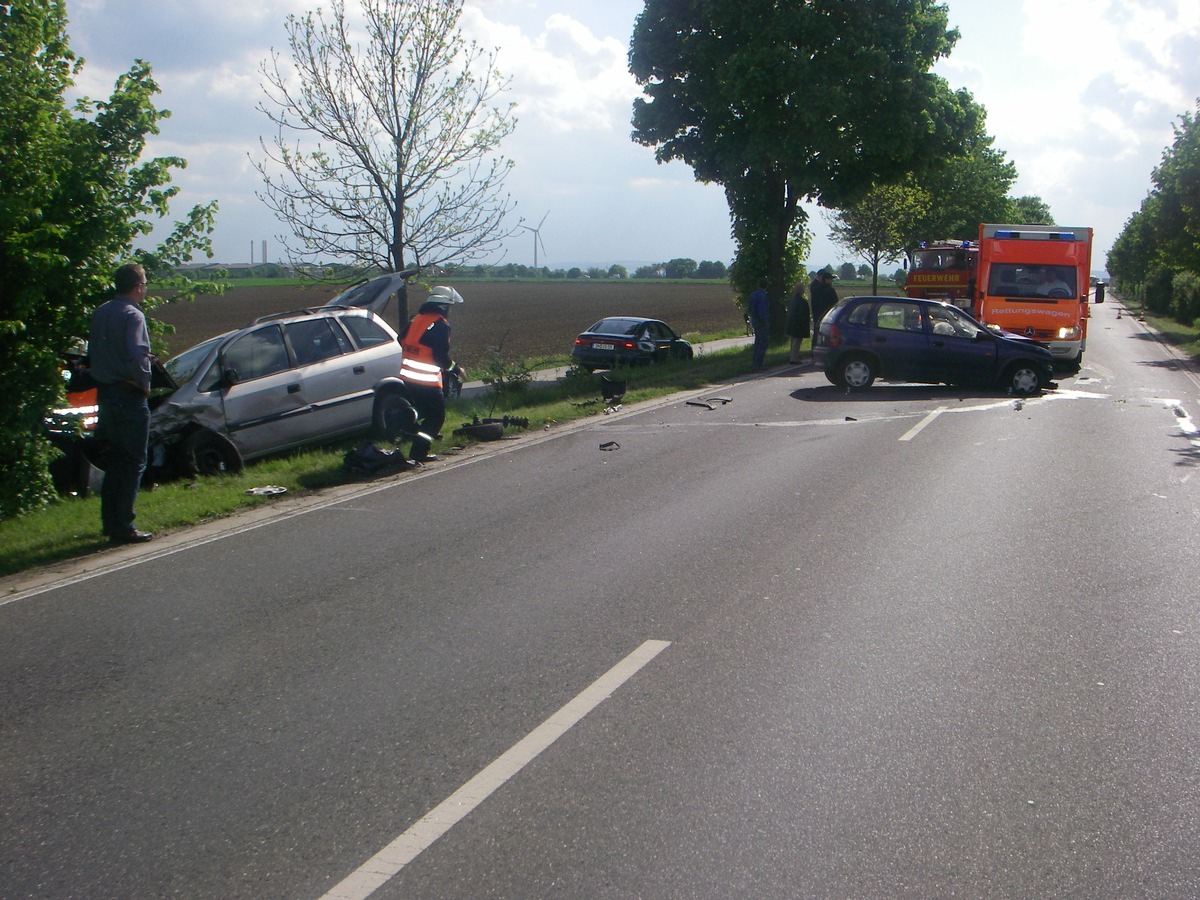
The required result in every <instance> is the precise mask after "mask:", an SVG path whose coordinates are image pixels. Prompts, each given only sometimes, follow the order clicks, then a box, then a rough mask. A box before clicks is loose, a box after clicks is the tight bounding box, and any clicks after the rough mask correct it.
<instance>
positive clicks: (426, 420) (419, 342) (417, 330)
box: [400, 285, 466, 462]
mask: <svg viewBox="0 0 1200 900" xmlns="http://www.w3.org/2000/svg"><path fill="white" fill-rule="evenodd" d="M462 302H463V298H462V294H460V293H459V292H458V291H456V290H455V289H454V288H452V287H446V286H444V285H438V286H437V287H435V288H434V289H433V290H432V291H430V292H429V299H428V300H426V301H425V302H424V303H422V304H421V308H420V309H418V310H417V314H416V315H415V316H413V319H412V321H411V322H409V324H408V330H407V331H405V332H404V336H403V337H401V338H400V345H401V346H402V347H403V348H404V361H403V362H402V363H401V365H400V378H401V379H402V380H403V381H404V383H405V385H406V388H407V391H408V399H409V400H410V401H411V402H412V405H413V407H414V408H415V409H416V411H417V415H419V416H420V417H421V421H422V430H423V431H424V432H425V433H426V434H430V435H434V436H435V437H441V435H439V434H438V432H439V431H440V430H441V427H442V425H443V424H444V423H445V421H446V396H445V394H444V393H443V387H444V375H443V373H446V372H453V373H455V374H456V375H457V376H458V377H459V379H461V380H463V381H465V380H466V372H464V371H463V369H462V367H461V366H459V365H458V363H456V362H455V361H454V360H453V359H452V358H451V356H450V322H449V320H448V319H449V315H450V307H451V306H452V305H454V304H455V303H462ZM429 448H430V444H429V441H428V440H427V439H426V438H425V437H421V436H417V437H415V438H413V442H412V452H411V454H410V455H411V457H412V459H413V460H414V461H415V462H430V461H431V460H434V459H437V456H436V455H434V454H432V453H430V452H429Z"/></svg>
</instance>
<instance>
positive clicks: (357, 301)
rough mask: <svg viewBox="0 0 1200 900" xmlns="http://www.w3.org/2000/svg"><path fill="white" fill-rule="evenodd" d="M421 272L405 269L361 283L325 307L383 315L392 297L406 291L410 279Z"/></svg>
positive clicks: (345, 291)
mask: <svg viewBox="0 0 1200 900" xmlns="http://www.w3.org/2000/svg"><path fill="white" fill-rule="evenodd" d="M419 271H420V269H405V270H404V271H403V272H392V273H390V274H388V275H380V276H379V277H377V278H371V279H369V280H367V281H360V282H359V283H358V284H356V285H354V286H353V287H350V288H347V289H346V290H344V291H342V292H341V293H340V294H338V295H337V296H336V297H334V298H333V299H332V300H330V301H329V302H328V303H326V304H325V306H350V307H358V308H360V309H368V310H370V311H371V312H373V313H375V314H376V315H379V314H382V312H383V310H384V308H385V307H386V306H387V304H388V301H389V300H390V299H391V298H392V296H393V295H394V294H395V293H396V292H397V291H401V290H404V288H405V285H406V283H407V281H408V279H409V278H411V277H412V276H414V275H416V274H417V273H418V272H419Z"/></svg>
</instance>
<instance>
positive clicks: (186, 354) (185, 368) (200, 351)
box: [163, 334, 228, 384]
mask: <svg viewBox="0 0 1200 900" xmlns="http://www.w3.org/2000/svg"><path fill="white" fill-rule="evenodd" d="M226 337H228V335H227V334H222V335H218V336H217V337H215V338H209V339H208V340H207V341H204V342H203V343H200V344H197V345H196V346H195V347H192V348H190V349H188V350H184V351H183V352H182V353H180V354H179V355H178V356H176V357H175V358H174V359H170V360H167V362H166V363H164V364H163V368H164V369H166V370H167V372H168V374H170V376H171V378H172V379H174V381H175V383H176V384H187V383H188V382H189V381H191V380H192V376H193V375H195V374H196V370H197V369H199V368H200V366H201V365H202V364H203V363H204V361H205V360H206V359H208V357H209V354H211V353H212V351H213V348H214V347H216V345H217V344H219V343H221V341H223V340H224V339H225V338H226Z"/></svg>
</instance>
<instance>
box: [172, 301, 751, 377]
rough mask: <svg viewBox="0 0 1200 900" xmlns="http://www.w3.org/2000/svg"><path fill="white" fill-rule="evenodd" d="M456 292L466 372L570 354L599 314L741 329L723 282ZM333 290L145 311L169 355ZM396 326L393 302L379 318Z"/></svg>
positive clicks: (690, 328) (693, 328) (456, 323)
mask: <svg viewBox="0 0 1200 900" xmlns="http://www.w3.org/2000/svg"><path fill="white" fill-rule="evenodd" d="M444 283H446V284H452V285H454V287H456V288H457V289H458V290H459V291H460V292H461V293H462V295H463V297H464V298H465V299H466V303H464V304H462V305H461V306H455V307H454V309H453V312H452V313H451V315H450V324H451V326H452V327H453V346H454V355H455V357H456V358H457V359H458V360H459V361H460V362H461V363H462V364H463V365H464V366H465V367H466V368H467V370H468V372H470V371H471V370H472V369H478V368H479V367H480V365H482V364H483V363H484V361H485V360H486V359H487V355H488V351H489V348H491V347H499V348H500V351H501V354H502V356H503V357H504V358H506V359H508V360H528V359H535V358H537V357H544V356H549V355H553V354H565V353H568V352H570V349H571V343H572V341H573V340H574V338H575V335H577V334H578V333H579V332H581V331H583V330H584V329H586V328H587V327H588V326H589V325H591V324H592V323H593V322H595V321H596V320H597V319H600V318H602V317H604V316H619V315H629V316H647V317H649V318H652V319H662V320H663V321H664V322H666V323H667V324H668V325H670V326H671V327H672V328H674V329H675V330H676V331H679V332H681V333H684V334H686V333H689V332H700V333H704V334H712V333H715V332H720V331H727V330H729V329H731V328H740V327H741V326H742V321H743V320H742V316H741V313H740V312H739V311H738V309H737V307H736V306H735V305H734V302H733V290H732V289H731V288H730V287H729V285H728V284H713V283H708V282H697V283H686V282H681V283H664V284H654V283H653V282H649V283H647V282H640V281H639V282H626V281H611V282H609V281H547V282H533V283H526V282H494V281H488V282H474V281H466V282H459V283H455V282H453V281H447V282H444ZM338 291H339V288H337V287H332V286H323V285H322V286H311V287H299V286H296V285H281V286H279V287H235V288H232V289H231V290H229V291H227V292H226V293H225V294H224V295H223V296H221V297H201V298H199V299H198V300H196V301H195V302H193V303H173V304H168V305H167V306H163V307H160V308H159V309H156V310H154V311H153V312H152V313H151V316H152V317H153V318H156V319H158V320H160V321H162V322H166V323H168V324H170V325H173V326H174V327H175V333H174V334H173V335H171V336H170V337H169V338H168V346H169V354H170V355H172V356H173V355H175V354H176V353H180V352H182V351H183V350H186V349H187V348H188V347H191V346H193V345H194V344H197V343H199V342H200V341H202V340H205V339H206V338H210V337H212V336H213V335H217V334H221V333H222V332H225V331H229V330H231V329H234V328H239V327H241V326H242V325H245V324H246V323H248V322H251V321H253V320H254V319H256V318H258V317H259V316H265V315H270V314H272V313H278V312H286V311H288V310H293V309H303V308H305V307H310V306H320V305H322V304H323V303H325V302H327V301H328V300H329V299H330V298H331V297H333V296H334V295H335V294H337V293H338ZM425 297H426V292H425V290H424V289H423V288H419V287H413V288H410V289H409V292H408V305H409V314H410V315H411V314H412V313H415V312H416V310H417V307H418V306H420V304H421V302H422V301H423V300H424V299H425ZM383 317H384V319H386V320H387V322H388V324H389V325H391V326H392V327H393V328H397V327H398V324H399V323H398V321H397V317H398V314H397V309H396V304H395V302H394V301H393V302H391V303H389V305H388V308H387V309H386V310H385V311H384V313H383Z"/></svg>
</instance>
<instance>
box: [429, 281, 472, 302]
mask: <svg viewBox="0 0 1200 900" xmlns="http://www.w3.org/2000/svg"><path fill="white" fill-rule="evenodd" d="M426 302H427V303H436V304H438V305H439V306H449V305H450V304H452V303H463V302H465V301H464V300H463V298H462V294H460V293H459V292H458V291H456V290H455V289H454V288H452V287H447V286H446V285H444V284H439V285H438V286H437V287H435V288H434V289H433V290H431V291H430V292H429V300H427V301H426Z"/></svg>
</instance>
